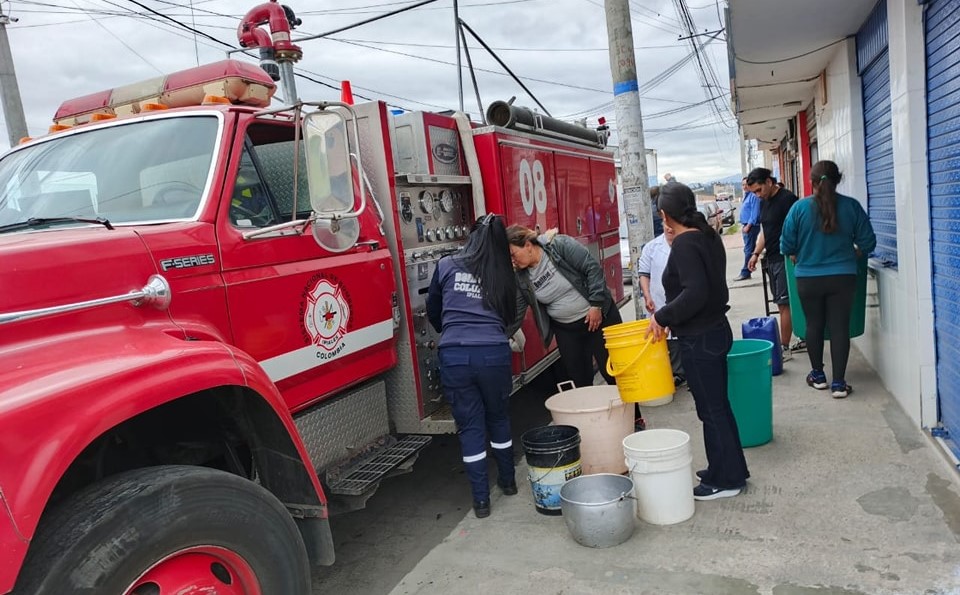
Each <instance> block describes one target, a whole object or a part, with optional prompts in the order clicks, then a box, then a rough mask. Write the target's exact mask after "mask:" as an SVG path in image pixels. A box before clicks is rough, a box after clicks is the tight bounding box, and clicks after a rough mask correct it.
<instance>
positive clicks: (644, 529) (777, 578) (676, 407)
mask: <svg viewBox="0 0 960 595" xmlns="http://www.w3.org/2000/svg"><path fill="white" fill-rule="evenodd" d="M732 240H733V241H730V240H729V239H728V278H730V279H732V278H733V277H734V276H736V274H737V273H738V272H739V270H740V266H741V265H742V254H743V253H742V248H738V245H737V242H736V238H735V237H734V238H733V239H732ZM731 306H732V310H731V311H730V313H729V317H730V322H731V325H732V326H733V327H734V335H735V336H737V337H738V336H739V328H740V323H741V322H742V321H744V320H746V319H748V318H752V317H756V316H761V315H763V292H762V288H761V287H760V280H759V275H757V276H755V278H754V280H750V281H745V282H740V283H736V284H733V283H731ZM624 313H625V314H626V315H627V316H629V317H630V318H632V317H633V305H632V303H631V304H628V305H627V307H626V308H625V309H624ZM828 361H829V360H828ZM784 368H785V371H784V373H783V375H781V376H778V377H775V378H774V396H773V400H774V439H773V441H772V442H770V443H769V444H766V445H763V446H760V447H756V448H750V449H747V451H746V456H747V461H748V464H749V465H750V471H751V475H752V477H751V478H750V480H749V482H748V484H747V489H746V490H745V491H744V492H743V493H742V494H741V495H740V496H737V497H735V498H728V499H722V500H715V501H711V502H697V503H696V514H695V515H694V516H693V518H692V519H690V520H688V521H686V522H683V523H680V524H677V525H671V526H664V527H661V526H654V525H648V524H646V523H644V522H642V521H640V520H637V526H636V531H635V533H634V535H633V537H632V538H631V539H630V540H629V541H627V542H626V543H624V544H621V545H619V546H617V547H613V548H609V549H603V550H598V549H591V548H585V547H582V546H580V545H578V544H577V543H576V542H574V541H573V539H572V538H571V537H570V534H569V532H568V530H567V527H566V525H565V524H564V521H563V518H562V517H547V516H543V515H540V514H538V513H537V512H536V510H535V509H534V506H533V498H532V496H531V493H530V486H529V482H527V481H526V466H525V465H524V464H522V463H521V465H520V466H519V467H518V469H517V478H518V480H519V481H518V484H519V485H520V494H519V495H517V496H512V497H505V496H502V495H501V494H500V493H499V491H498V490H497V489H496V488H494V490H493V491H494V497H493V513H492V515H491V516H490V518H487V519H483V520H478V519H476V518H475V517H474V515H473V513H472V512H470V513H468V514H467V516H466V518H464V520H463V521H462V522H461V523H460V524H459V525H458V526H457V527H456V529H455V530H454V531H453V532H452V533H451V534H450V535H449V536H448V537H447V538H446V539H445V540H444V542H443V543H442V544H440V545H439V546H437V547H436V548H434V549H433V550H432V551H431V552H430V553H429V554H428V555H427V556H426V557H425V558H424V559H423V560H422V561H421V562H420V564H418V565H417V567H416V568H415V569H414V570H413V571H412V572H410V573H409V574H408V575H407V576H406V577H405V578H404V579H403V581H401V582H400V583H399V584H398V585H397V587H396V588H395V589H394V590H393V592H392V593H394V594H397V595H400V594H411V593H417V594H429V593H438V594H439V593H444V594H446V593H458V594H459V593H482V594H487V593H490V594H497V595H501V594H502V595H510V594H514V593H536V594H538V595H540V594H546V593H556V594H559V593H563V594H578V593H585V594H586V593H623V594H626V593H676V594H701V593H702V594H726V593H731V594H733V593H736V594H740V593H744V594H746V593H758V594H759V593H762V594H775V595H801V594H803V595H807V594H814V593H816V594H824V593H836V594H855V593H858V594H871V595H872V594H883V593H930V594H933V593H960V546H958V541H960V496H958V494H960V483H958V478H957V473H956V471H954V470H953V469H952V467H951V466H950V465H949V464H948V463H947V461H946V460H945V458H944V457H943V456H942V455H941V454H940V452H939V451H938V450H937V449H936V447H935V446H934V445H933V443H932V442H931V441H930V440H929V439H928V438H927V437H926V436H925V435H924V434H923V433H922V432H921V430H920V429H919V428H917V427H915V425H914V423H913V422H912V421H911V420H910V419H909V418H907V416H906V415H905V414H904V413H903V411H902V410H901V409H900V407H899V405H898V404H897V403H896V402H895V401H894V399H893V398H892V397H891V396H890V394H889V393H887V391H886V390H884V388H883V387H882V386H881V384H880V382H879V379H878V378H877V376H876V374H875V373H874V372H873V370H872V369H870V368H869V366H868V365H867V363H866V361H865V360H864V358H863V357H862V356H861V355H860V353H859V352H857V351H856V350H855V349H854V350H853V352H852V353H851V358H850V366H849V372H848V375H847V380H848V381H849V383H850V384H852V385H853V386H854V388H855V392H854V393H853V394H852V395H851V396H850V397H848V398H847V399H832V398H831V397H830V396H829V393H828V392H826V391H814V390H812V389H810V388H808V387H807V386H806V383H805V381H804V379H805V376H806V373H807V372H808V371H809V368H810V366H809V362H808V360H807V356H806V354H805V353H803V354H796V355H795V356H794V358H793V360H792V361H789V362H787V363H786V364H785V366H784ZM644 416H645V417H646V419H647V423H648V426H649V427H653V428H677V429H681V430H684V431H685V432H687V433H688V434H690V436H691V438H692V442H693V453H694V462H693V469H701V468H703V467H704V466H705V464H706V463H705V456H704V454H703V438H702V433H701V427H700V423H699V422H698V420H697V417H696V413H695V411H694V406H693V400H692V397H691V395H690V393H689V392H687V391H686V390H681V391H680V393H679V394H678V395H677V396H676V398H675V399H674V401H673V402H672V403H670V404H668V405H664V406H661V407H647V408H646V409H645V410H644ZM517 447H519V445H517Z"/></svg>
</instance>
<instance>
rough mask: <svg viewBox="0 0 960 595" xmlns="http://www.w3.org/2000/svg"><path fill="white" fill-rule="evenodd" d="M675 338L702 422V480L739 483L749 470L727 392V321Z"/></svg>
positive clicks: (729, 341)
mask: <svg viewBox="0 0 960 595" xmlns="http://www.w3.org/2000/svg"><path fill="white" fill-rule="evenodd" d="M677 341H679V343H680V349H681V358H682V360H683V369H684V371H686V373H687V385H688V386H689V387H690V392H691V393H693V402H694V404H695V405H696V407H697V417H698V418H699V419H700V421H701V422H703V444H704V447H705V449H706V451H707V474H706V475H705V476H704V477H703V483H705V484H707V485H711V486H714V487H718V488H738V487H742V486H743V485H744V484H745V483H746V481H747V478H748V477H750V472H749V471H748V470H747V461H746V459H745V458H744V456H743V446H741V444H740V433H739V431H738V429H737V420H736V419H734V417H733V409H731V408H730V399H729V398H728V396H727V354H728V353H729V352H730V347H731V346H732V345H733V332H731V330H730V323H729V322H727V320H724V321H723V322H722V323H720V324H718V325H717V326H715V327H713V328H711V329H709V330H707V331H704V332H702V333H698V334H695V335H687V336H682V337H679V338H678V339H677Z"/></svg>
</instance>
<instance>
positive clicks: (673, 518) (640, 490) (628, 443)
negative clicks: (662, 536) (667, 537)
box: [623, 429, 694, 525]
mask: <svg viewBox="0 0 960 595" xmlns="http://www.w3.org/2000/svg"><path fill="white" fill-rule="evenodd" d="M623 454H624V457H625V461H624V462H625V463H626V465H627V468H628V469H629V470H630V478H631V479H633V485H634V494H635V495H636V498H637V516H638V517H639V518H640V519H641V520H643V521H646V522H648V523H651V524H654V525H672V524H674V523H681V522H683V521H685V520H687V519H689V518H690V517H692V516H693V512H694V502H693V471H692V469H691V465H692V463H693V454H692V453H691V450H690V436H689V435H688V434H687V433H686V432H681V431H680V430H669V429H654V430H645V431H643V432H636V433H634V434H630V435H629V436H627V437H626V438H624V439H623Z"/></svg>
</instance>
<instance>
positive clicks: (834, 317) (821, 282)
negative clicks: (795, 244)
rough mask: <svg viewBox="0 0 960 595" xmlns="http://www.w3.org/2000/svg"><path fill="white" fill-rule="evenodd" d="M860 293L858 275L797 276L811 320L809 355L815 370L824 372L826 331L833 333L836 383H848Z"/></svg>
mask: <svg viewBox="0 0 960 595" xmlns="http://www.w3.org/2000/svg"><path fill="white" fill-rule="evenodd" d="M856 291H857V276H856V275H827V276H824V277H797V293H798V294H799V295H800V305H801V306H802V307H803V314H804V316H806V317H807V336H806V340H807V355H809V356H810V366H811V367H812V368H813V369H814V370H823V340H824V329H828V330H829V331H830V360H831V362H832V364H833V380H834V381H835V382H836V381H841V380H846V379H845V378H844V375H845V374H846V373H847V359H848V358H849V357H850V311H851V310H852V309H853V295H854V293H856Z"/></svg>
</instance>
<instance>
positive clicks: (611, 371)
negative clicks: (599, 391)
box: [607, 336, 653, 378]
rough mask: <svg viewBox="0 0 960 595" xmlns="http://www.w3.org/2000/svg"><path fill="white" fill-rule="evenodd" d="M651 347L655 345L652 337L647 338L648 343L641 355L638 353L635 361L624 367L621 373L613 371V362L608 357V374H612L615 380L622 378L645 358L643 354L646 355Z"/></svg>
mask: <svg viewBox="0 0 960 595" xmlns="http://www.w3.org/2000/svg"><path fill="white" fill-rule="evenodd" d="M651 345H653V336H650V337H649V338H647V341H646V343H644V345H643V349H641V350H640V353H638V354H637V356H636V357H635V358H633V361H632V362H630V364H629V365H627V366H624V368H623V369H622V370H620V371H619V372H616V371H615V370H614V369H613V367H612V366H613V360H612V359H611V358H609V357H608V358H607V374H610V375H611V376H613V377H614V378H616V377H617V376H622V375H623V373H624V372H626V371H627V370H629V369H630V368H632V367H633V364H635V363H637V362H638V361H640V358H641V357H643V354H644V353H646V351H647V348H649V347H650V346H651Z"/></svg>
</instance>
